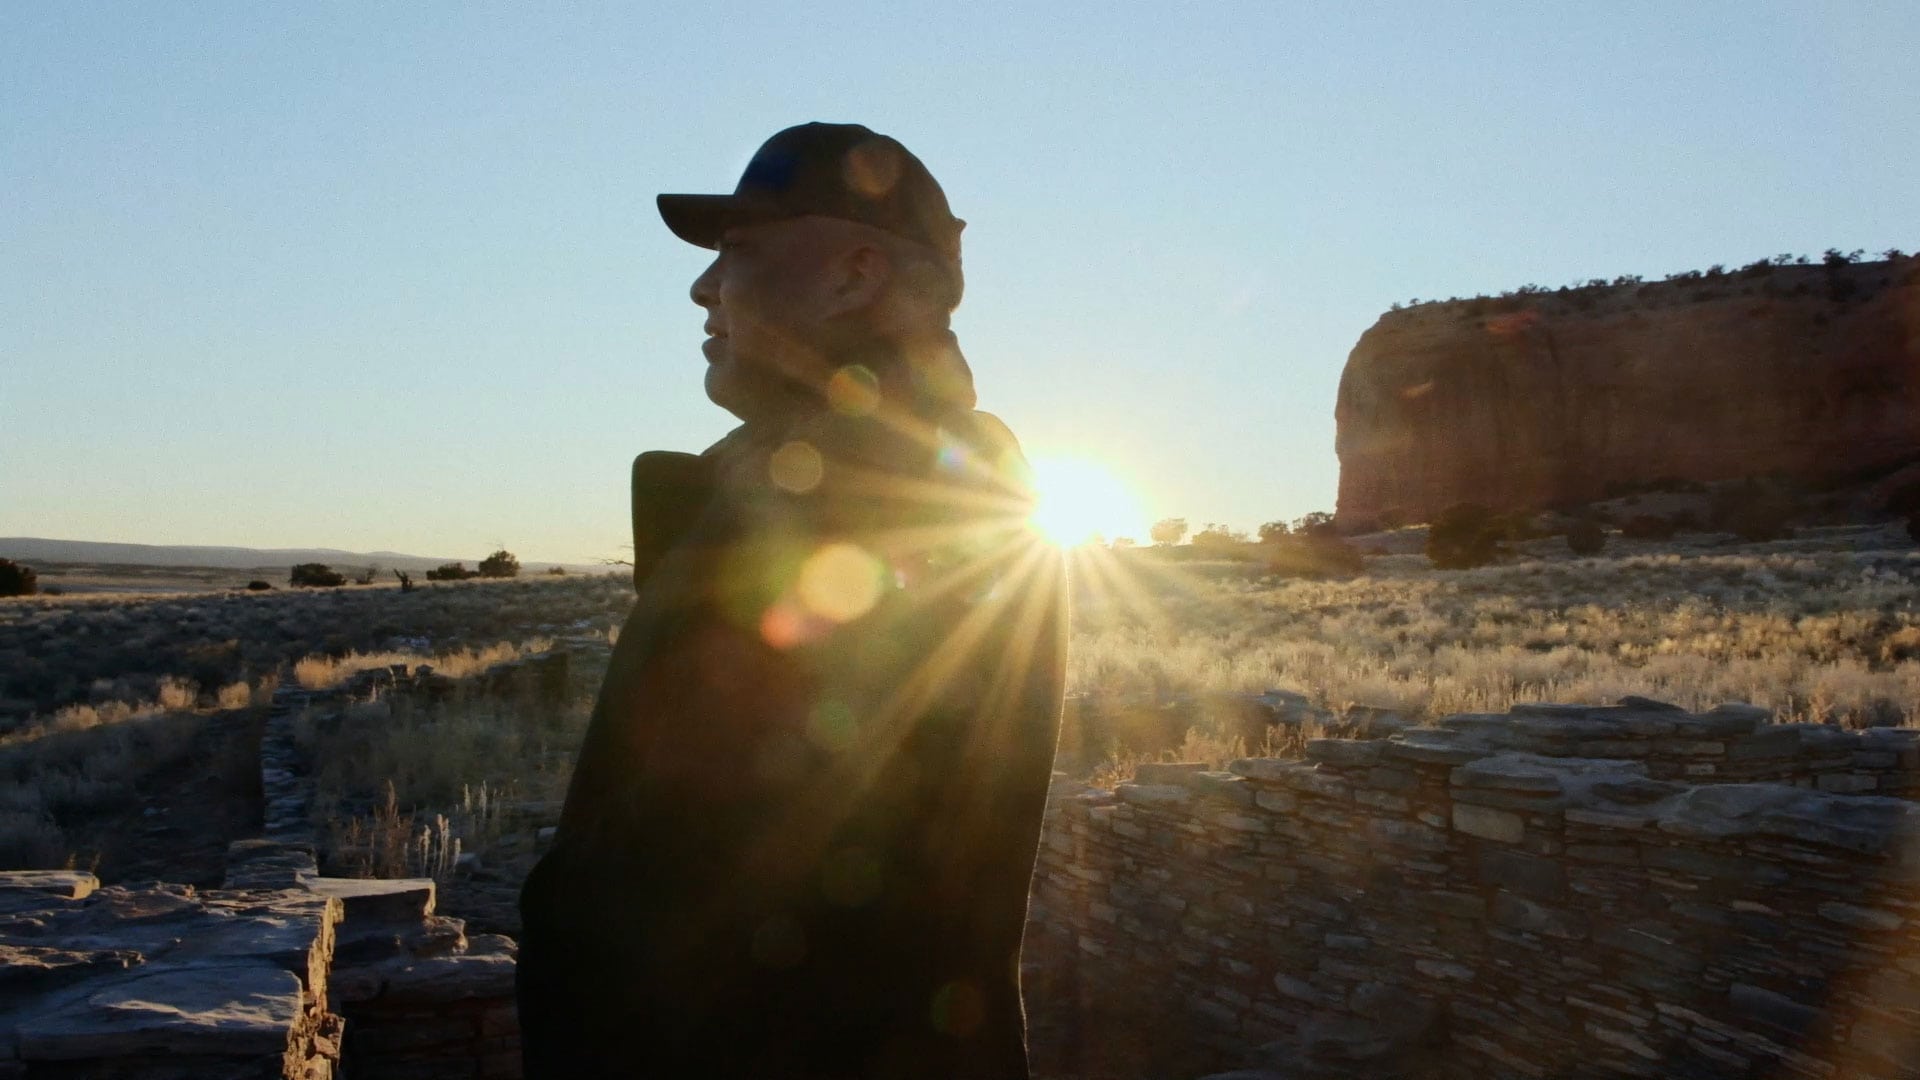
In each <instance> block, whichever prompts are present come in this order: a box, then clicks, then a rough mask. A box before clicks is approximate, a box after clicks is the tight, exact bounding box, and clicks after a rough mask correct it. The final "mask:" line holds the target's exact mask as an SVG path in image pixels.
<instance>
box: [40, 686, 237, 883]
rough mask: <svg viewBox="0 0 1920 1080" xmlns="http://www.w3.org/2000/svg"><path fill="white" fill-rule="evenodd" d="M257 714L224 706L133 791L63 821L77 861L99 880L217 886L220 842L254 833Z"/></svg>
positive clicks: (222, 871) (222, 858) (222, 864)
mask: <svg viewBox="0 0 1920 1080" xmlns="http://www.w3.org/2000/svg"><path fill="white" fill-rule="evenodd" d="M265 723H266V718H265V714H264V713H263V712H261V711H258V710H254V711H249V712H246V713H238V714H226V715H225V716H224V717H223V718H222V719H221V720H220V721H219V722H217V723H209V724H208V725H207V726H206V728H205V729H204V730H203V731H202V732H201V733H200V735H199V737H198V740H197V744H196V745H195V747H194V750H193V753H191V754H189V755H187V756H186V757H185V758H184V759H182V760H181V762H180V763H179V764H177V765H175V766H173V767H171V768H166V769H161V770H158V771H156V772H153V773H149V774H148V775H146V776H145V777H143V778H141V780H140V782H139V786H138V797H137V799H136V800H135V801H134V802H132V803H130V804H129V805H127V806H126V807H125V808H124V809H121V810H118V811H115V812H112V813H106V814H100V815H97V816H94V817H92V818H90V819H88V820H86V821H84V822H79V823H75V824H73V825H71V826H68V827H67V829H66V832H67V836H68V839H69V841H70V843H71V845H72V848H73V850H74V852H75V862H76V865H77V867H78V868H79V869H87V868H88V867H89V866H90V865H91V867H92V869H93V871H94V873H96V874H97V875H99V877H100V880H101V882H102V883H104V884H108V885H112V884H117V883H123V882H132V881H152V880H160V881H174V882H181V883H184V884H189V885H194V886H197V887H200V888H211V887H217V886H219V884H220V883H221V880H222V879H223V878H224V877H225V876H226V854H227V845H228V844H229V843H231V842H233V841H235V840H242V839H245V838H247V837H250V836H257V835H259V832H260V828H261V809H262V806H261V796H260V734H261V731H262V729H263V727H264V726H265Z"/></svg>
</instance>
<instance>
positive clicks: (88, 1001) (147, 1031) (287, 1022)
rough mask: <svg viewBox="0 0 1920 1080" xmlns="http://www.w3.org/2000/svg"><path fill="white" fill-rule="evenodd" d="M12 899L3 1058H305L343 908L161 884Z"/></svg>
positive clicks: (299, 898)
mask: <svg viewBox="0 0 1920 1080" xmlns="http://www.w3.org/2000/svg"><path fill="white" fill-rule="evenodd" d="M13 899H14V900H15V901H16V902H15V903H13V904H11V905H9V906H8V908H7V910H6V912H5V915H4V917H3V918H0V1060H7V1059H17V1060H21V1061H29V1062H30V1061H49V1062H51V1061H77V1060H93V1059H113V1060H115V1061H117V1062H119V1064H116V1065H115V1066H114V1068H121V1067H122V1066H124V1067H125V1068H128V1069H133V1068H134V1066H133V1065H131V1064H128V1063H127V1062H126V1060H125V1059H130V1058H138V1057H141V1056H143V1055H152V1056H155V1057H156V1059H162V1058H168V1057H173V1056H178V1055H203V1056H204V1055H211V1056H213V1057H218V1058H223V1059H224V1058H233V1059H243V1058H244V1059H252V1058H262V1059H263V1060H275V1059H277V1058H278V1057H279V1056H280V1055H282V1054H285V1053H288V1052H289V1051H301V1052H303V1053H304V1047H305V1042H306V1041H308V1040H309V1039H310V1036H311V1035H312V1032H311V1031H308V1030H307V1029H308V1028H311V1027H312V1025H313V1023H314V1022H315V1018H316V1017H317V1016H318V1015H319V1014H320V1012H321V1009H320V1006H319V1002H321V1001H322V1000H323V999H324V995H325V994H326V984H327V975H328V967H329V965H330V963H331V961H332V958H333V944H334V939H333V928H334V925H335V923H337V922H338V921H339V919H340V911H341V905H340V901H338V900H336V899H333V898H331V897H326V896H320V895H317V894H313V893H309V892H305V891H291V890H289V891H279V892H275V891H266V892H227V891H222V890H212V891H208V892H204V893H202V892H196V891H195V890H193V889H191V888H189V887H187V886H183V885H162V884H154V885H149V886H142V887H139V888H131V889H129V888H123V887H120V886H111V887H108V888H104V889H100V890H98V891H96V892H93V893H92V894H91V895H89V896H86V897H84V898H80V899H73V898H71V897H68V896H60V895H54V894H49V893H40V894H37V895H36V894H15V895H14V897H13ZM24 899H33V900H34V901H35V904H34V905H28V904H25V903H21V902H19V901H22V900H24ZM135 1074H137V1070H136V1072H129V1073H124V1075H135ZM0 1075H5V1074H4V1073H0ZM89 1075H91V1074H89ZM117 1075H119V1074H117Z"/></svg>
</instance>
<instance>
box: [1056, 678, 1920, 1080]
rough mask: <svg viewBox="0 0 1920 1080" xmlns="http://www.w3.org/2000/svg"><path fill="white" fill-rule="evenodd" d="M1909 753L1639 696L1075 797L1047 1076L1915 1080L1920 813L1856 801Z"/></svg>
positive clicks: (1066, 838) (1884, 784) (1179, 769)
mask: <svg viewBox="0 0 1920 1080" xmlns="http://www.w3.org/2000/svg"><path fill="white" fill-rule="evenodd" d="M1916 737H1920V732H1913V731H1886V732H1861V733H1849V732H1839V731H1832V730H1827V729H1817V728H1812V727H1808V726H1774V725H1771V724H1769V723H1768V718H1767V716H1766V714H1765V713H1764V712H1763V711H1761V710H1758V709H1753V708H1750V707H1746V706H1731V707H1723V708H1721V709H1717V710H1714V711H1713V712H1709V713H1704V714H1688V713H1684V712H1681V711H1679V710H1677V709H1673V708H1671V707H1669V706H1662V705H1660V704H1658V703H1655V702H1646V701H1638V700H1629V701H1628V702H1626V703H1624V704H1623V705H1622V706H1621V707H1618V708H1613V709H1584V708H1582V709H1575V708H1569V707H1564V706H1545V707H1536V708H1532V709H1517V710H1515V712H1514V713H1513V714H1512V715H1509V716H1500V717H1485V716H1466V717H1456V718H1453V719H1450V720H1448V721H1444V722H1443V723H1442V725H1441V727H1440V728H1439V729H1437V730H1435V729H1419V730H1413V731H1407V732H1403V733H1400V734H1396V735H1394V736H1392V737H1390V738H1387V739H1383V740H1373V741H1350V740H1336V739H1323V740H1316V741H1314V742H1312V743H1309V744H1308V749H1309V760H1306V761H1283V760H1274V759H1248V760H1243V761H1238V762H1235V763H1233V765H1232V767H1231V771H1229V772H1207V771H1203V769H1202V768H1201V767H1199V766H1181V765H1159V766H1145V767H1143V768H1142V769H1141V771H1140V773H1139V775H1138V776H1137V777H1136V779H1135V782H1133V783H1130V784H1123V785H1121V786H1120V787H1119V788H1118V789H1117V790H1116V791H1114V792H1112V793H1107V792H1098V791H1087V790H1084V789H1081V790H1075V789H1074V787H1073V785H1070V784H1066V783H1064V782H1062V783H1059V784H1057V785H1056V794H1055V800H1054V806H1053V810H1052V813H1051V814H1050V816H1049V819H1048V826H1047V830H1046V836H1045V843H1044V844H1043V847H1042V856H1041V862H1040V868H1039V872H1038V875H1037V877H1036V882H1035V894H1034V908H1033V916H1034V917H1033V922H1032V924H1031V926H1030V928H1029V935H1028V948H1027V955H1026V957H1025V967H1026V973H1027V987H1028V1001H1029V1008H1030V1011H1031V1013H1032V1016H1033V1023H1034V1031H1035V1054H1036V1059H1037V1061H1038V1062H1039V1066H1040V1068H1039V1071H1040V1072H1041V1073H1042V1074H1044V1075H1048V1076H1052V1077H1063V1078H1064V1077H1103V1076H1104V1077H1128V1076H1140V1077H1145V1076H1178V1075H1187V1076H1191V1075H1195V1074H1196V1073H1199V1072H1204V1071H1207V1070H1213V1069H1223V1068H1232V1067H1239V1068H1244V1069H1247V1070H1249V1071H1247V1072H1245V1073H1242V1074H1236V1075H1244V1076H1246V1077H1250V1078H1251V1077H1266V1076H1272V1077H1279V1076H1299V1075H1356V1076H1357V1075H1367V1076H1380V1075H1405V1076H1420V1077H1427V1076H1433V1077H1481V1076H1491V1077H1537V1076H1554V1077H1560V1076H1587V1075H1593V1076H1602V1075H1604V1076H1622V1075H1644V1076H1670V1075H1686V1076H1752V1075H1768V1076H1772V1075H1779V1076H1809V1077H1825V1076H1834V1077H1838V1076H1861V1077H1915V1076H1920V1036H1917V1035H1916V1033H1920V850H1916V848H1915V846H1914V840H1915V839H1916V838H1915V835H1914V834H1915V830H1916V828H1920V805H1916V804H1915V803H1913V802H1910V801H1907V800H1905V799H1899V798H1891V797H1886V796H1884V795H1857V794H1848V793H1847V792H1853V791H1876V792H1900V793H1908V792H1911V791H1912V790H1913V788H1912V786H1911V779H1912V775H1913V772H1914V770H1915V765H1916V760H1917V759H1916V754H1917V753H1920V748H1917V747H1916V743H1915V739H1916ZM1760 779H1767V780H1771V781H1786V782H1784V783H1782V782H1769V783H1755V782H1753V781H1755V780H1760Z"/></svg>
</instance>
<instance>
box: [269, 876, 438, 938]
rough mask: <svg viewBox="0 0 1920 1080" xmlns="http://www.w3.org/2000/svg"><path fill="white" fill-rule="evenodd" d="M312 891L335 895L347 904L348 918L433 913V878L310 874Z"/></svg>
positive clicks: (413, 917) (414, 917) (416, 917)
mask: <svg viewBox="0 0 1920 1080" xmlns="http://www.w3.org/2000/svg"><path fill="white" fill-rule="evenodd" d="M302 884H303V885H305V887H306V888H307V890H308V891H309V892H313V893H317V894H319V895H321V896H331V897H333V898H335V899H337V900H339V901H340V902H341V904H342V905H343V906H344V907H345V909H346V910H345V916H346V922H347V924H348V925H349V926H357V925H359V924H360V923H362V922H365V921H372V922H418V921H420V920H421V919H424V918H426V917H427V916H429V915H431V914H433V905H434V898H435V896H436V893H435V892H434V884H433V879H432V878H337V877H314V878H308V879H306V880H305V881H304V882H302Z"/></svg>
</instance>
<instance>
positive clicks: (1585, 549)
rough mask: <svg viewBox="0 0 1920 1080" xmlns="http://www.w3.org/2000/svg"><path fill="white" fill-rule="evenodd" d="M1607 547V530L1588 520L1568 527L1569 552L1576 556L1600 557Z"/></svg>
mask: <svg viewBox="0 0 1920 1080" xmlns="http://www.w3.org/2000/svg"><path fill="white" fill-rule="evenodd" d="M1606 546H1607V530H1605V529H1603V528H1601V527H1600V523H1599V522H1597V521H1594V520H1592V519H1591V518H1587V519H1584V520H1581V521H1576V522H1574V523H1573V524H1572V525H1569V526H1568V527H1567V550H1568V551H1571V552H1573V553H1574V554H1575V555H1598V554H1600V551H1601V549H1602V548H1605V547H1606Z"/></svg>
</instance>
